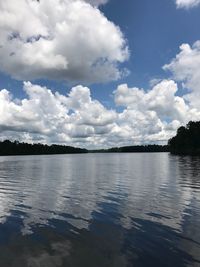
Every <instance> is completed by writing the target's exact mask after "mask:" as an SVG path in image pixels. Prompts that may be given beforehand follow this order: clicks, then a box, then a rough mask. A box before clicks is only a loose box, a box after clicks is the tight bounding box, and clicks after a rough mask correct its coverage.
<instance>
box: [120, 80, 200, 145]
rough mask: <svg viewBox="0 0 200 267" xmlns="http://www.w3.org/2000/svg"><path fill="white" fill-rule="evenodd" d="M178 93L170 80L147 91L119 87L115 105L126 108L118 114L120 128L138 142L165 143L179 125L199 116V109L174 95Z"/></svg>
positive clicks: (125, 86) (123, 86)
mask: <svg viewBox="0 0 200 267" xmlns="http://www.w3.org/2000/svg"><path fill="white" fill-rule="evenodd" d="M177 91H178V87H177V84H176V83H175V82H174V81H173V80H163V81H161V82H159V83H158V84H157V85H155V86H154V87H153V88H152V89H151V90H149V91H147V92H145V91H144V90H143V89H139V88H128V86H127V85H126V84H123V85H120V86H118V88H117V90H116V91H115V103H116V104H117V105H120V106H124V107H125V109H124V111H123V112H122V113H121V114H119V119H120V126H121V129H123V128H124V129H127V134H128V133H129V135H130V134H132V135H133V140H134V141H137V142H138V143H151V142H165V141H167V140H168V139H169V138H170V137H171V136H172V135H174V133H175V131H176V129H177V128H178V127H179V126H180V125H181V124H184V123H186V122H188V121H189V120H191V119H198V118H199V117H200V112H199V110H198V109H195V108H192V107H191V106H190V104H187V103H186V102H185V100H184V98H182V97H179V96H177V95H176V93H177Z"/></svg>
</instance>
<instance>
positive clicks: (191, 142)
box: [168, 121, 200, 155]
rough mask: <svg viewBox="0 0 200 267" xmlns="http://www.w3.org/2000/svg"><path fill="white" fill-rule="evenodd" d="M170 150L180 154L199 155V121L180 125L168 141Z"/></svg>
mask: <svg viewBox="0 0 200 267" xmlns="http://www.w3.org/2000/svg"><path fill="white" fill-rule="evenodd" d="M168 145H169V148H170V152H171V153H173V154H182V155H200V121H190V122H189V123H188V124H187V125H186V127H184V126H181V127H180V128H179V129H178V130H177V133H176V136H174V137H173V138H171V139H170V140H169V142H168Z"/></svg>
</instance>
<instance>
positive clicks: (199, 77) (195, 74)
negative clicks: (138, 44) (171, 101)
mask: <svg viewBox="0 0 200 267" xmlns="http://www.w3.org/2000/svg"><path fill="white" fill-rule="evenodd" d="M180 49H181V51H180V53H179V54H178V55H177V56H176V57H175V58H174V59H173V60H172V61H171V63H170V64H168V65H165V66H164V69H165V70H170V71H171V72H172V73H173V78H174V79H175V80H177V81H180V82H183V86H184V87H186V88H187V89H188V90H189V92H188V94H186V95H185V96H184V98H185V99H186V100H189V101H190V103H191V105H192V106H194V107H196V108H199V107H200V41H197V42H196V43H194V45H193V46H192V47H191V46H190V45H189V44H183V45H181V46H180Z"/></svg>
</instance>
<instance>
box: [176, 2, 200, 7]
mask: <svg viewBox="0 0 200 267" xmlns="http://www.w3.org/2000/svg"><path fill="white" fill-rule="evenodd" d="M199 4H200V0H176V5H177V7H178V8H191V7H195V6H198V5H199Z"/></svg>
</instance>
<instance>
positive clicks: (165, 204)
mask: <svg viewBox="0 0 200 267" xmlns="http://www.w3.org/2000/svg"><path fill="white" fill-rule="evenodd" d="M7 266H9V267H18V266H20V267H26V266H27V267H39V266H41V267H55V266H61V267H68V266H69V267H79V266H81V267H90V266H91V267H112V266H113V267H118V266H119V267H125V266H128V267H129V266H134V267H138V266H139V267H149V266H150V267H151V266H152V267H157V266H159V267H165V266H170V267H179V266H200V158H198V157H193V158H192V157H180V156H172V155H170V154H168V153H155V154H151V153H150V154H145V153H141V154H128V153H127V154H84V155H49V156H11V157H0V267H7Z"/></svg>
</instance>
